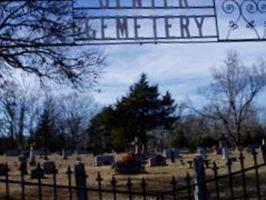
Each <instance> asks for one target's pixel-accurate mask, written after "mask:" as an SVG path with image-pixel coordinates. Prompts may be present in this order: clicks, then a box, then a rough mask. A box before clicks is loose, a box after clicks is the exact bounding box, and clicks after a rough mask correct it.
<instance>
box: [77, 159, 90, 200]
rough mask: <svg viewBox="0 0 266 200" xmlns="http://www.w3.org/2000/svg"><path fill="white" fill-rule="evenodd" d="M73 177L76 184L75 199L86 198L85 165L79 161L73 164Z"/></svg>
mask: <svg viewBox="0 0 266 200" xmlns="http://www.w3.org/2000/svg"><path fill="white" fill-rule="evenodd" d="M75 179H76V186H77V200H88V195H87V181H86V179H87V176H86V172H85V166H84V164H83V163H82V162H80V161H79V162H77V163H76V164H75Z"/></svg>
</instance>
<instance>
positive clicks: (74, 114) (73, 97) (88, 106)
mask: <svg viewBox="0 0 266 200" xmlns="http://www.w3.org/2000/svg"><path fill="white" fill-rule="evenodd" d="M97 109H98V106H97V104H96V103H95V101H94V99H93V98H92V97H91V96H89V95H84V94H77V93H75V92H74V93H70V94H66V95H64V96H62V97H61V101H60V110H61V119H62V123H63V126H64V131H65V134H66V136H67V137H68V138H69V140H68V141H70V144H68V145H69V147H70V148H73V149H74V148H77V147H78V145H79V143H80V142H81V141H82V140H83V139H84V138H82V136H83V135H84V133H85V131H86V128H87V127H88V124H89V121H90V119H91V117H92V116H93V115H94V114H95V112H96V111H97ZM86 142H87V141H85V144H86ZM81 145H82V144H81Z"/></svg>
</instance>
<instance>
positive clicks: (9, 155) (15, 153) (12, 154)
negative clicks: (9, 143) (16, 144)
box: [4, 149, 21, 157]
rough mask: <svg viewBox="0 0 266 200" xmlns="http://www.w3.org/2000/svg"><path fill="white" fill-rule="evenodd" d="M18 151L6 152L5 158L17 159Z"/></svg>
mask: <svg viewBox="0 0 266 200" xmlns="http://www.w3.org/2000/svg"><path fill="white" fill-rule="evenodd" d="M20 153H21V152H20V150H15V149H14V150H7V151H5V152H4V154H5V156H7V157H18V156H19V155H20Z"/></svg>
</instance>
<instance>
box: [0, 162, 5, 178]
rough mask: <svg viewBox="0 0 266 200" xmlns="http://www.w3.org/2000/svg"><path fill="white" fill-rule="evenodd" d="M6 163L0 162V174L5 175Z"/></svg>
mask: <svg viewBox="0 0 266 200" xmlns="http://www.w3.org/2000/svg"><path fill="white" fill-rule="evenodd" d="M6 172H7V170H6V165H5V164H3V163H0V176H5V175H6Z"/></svg>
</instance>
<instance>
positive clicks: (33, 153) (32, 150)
mask: <svg viewBox="0 0 266 200" xmlns="http://www.w3.org/2000/svg"><path fill="white" fill-rule="evenodd" d="M29 164H30V166H35V165H36V159H35V152H34V149H33V146H31V147H30V158H29Z"/></svg>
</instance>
